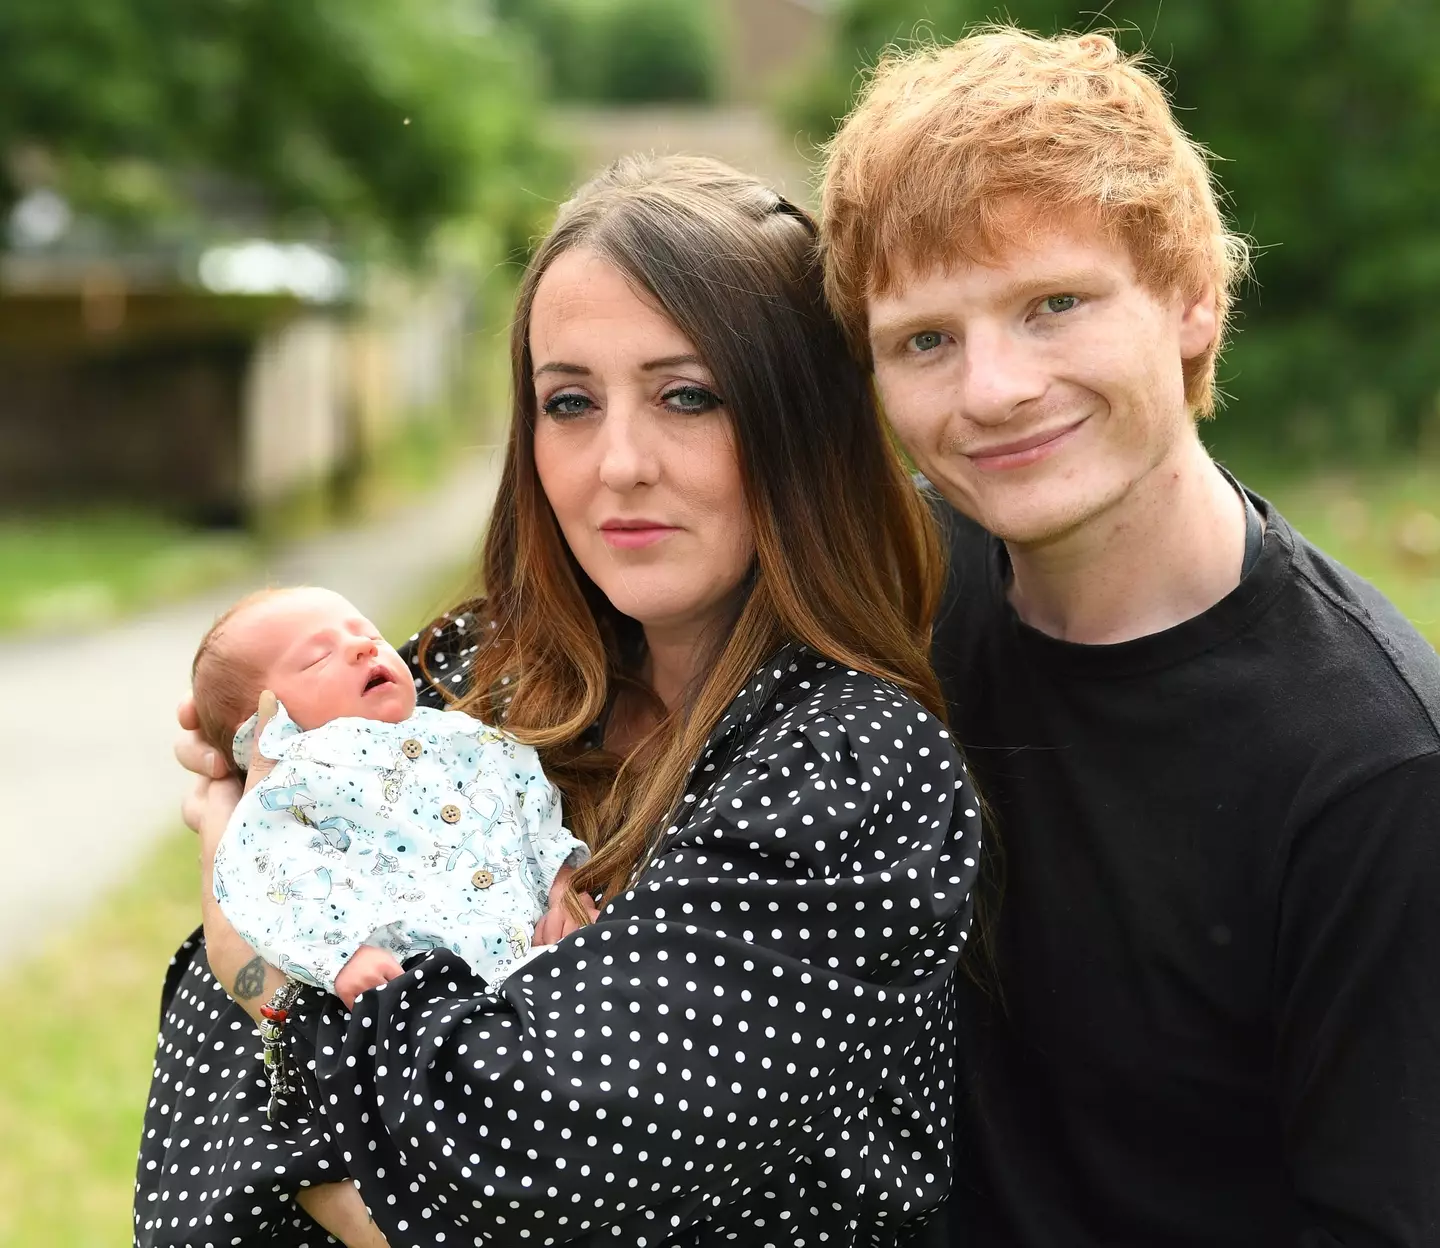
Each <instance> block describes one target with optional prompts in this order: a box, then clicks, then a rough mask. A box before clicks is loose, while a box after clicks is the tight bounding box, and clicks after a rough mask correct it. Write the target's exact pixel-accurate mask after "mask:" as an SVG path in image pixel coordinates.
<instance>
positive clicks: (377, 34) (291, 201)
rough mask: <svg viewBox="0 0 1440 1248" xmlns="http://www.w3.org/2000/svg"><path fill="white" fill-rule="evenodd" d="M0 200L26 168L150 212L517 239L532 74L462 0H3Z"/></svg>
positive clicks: (385, 234) (527, 210)
mask: <svg viewBox="0 0 1440 1248" xmlns="http://www.w3.org/2000/svg"><path fill="white" fill-rule="evenodd" d="M0 58H3V64H4V73H3V74H0V213H3V212H5V211H7V210H8V209H9V208H10V207H11V206H13V204H14V203H15V202H16V200H17V198H18V197H19V196H20V195H22V194H23V193H24V192H25V191H27V190H29V189H33V188H34V187H35V186H36V185H48V186H52V187H54V188H56V189H59V190H61V191H62V192H63V193H64V194H66V195H68V196H69V197H71V199H72V200H74V201H75V202H76V203H78V204H79V205H80V206H82V207H84V208H86V209H89V210H91V211H95V212H97V213H99V214H101V215H103V216H106V217H108V218H109V219H111V220H112V221H118V222H121V223H126V222H129V223H133V224H136V225H140V224H144V225H146V226H152V225H153V224H154V223H155V222H156V220H157V219H158V220H161V221H163V220H165V219H166V218H167V217H179V216H183V215H185V214H189V213H197V212H198V213H202V214H204V215H207V216H212V217H213V216H214V215H217V212H218V215H222V216H223V215H225V213H226V212H227V211H228V212H232V213H233V212H234V211H236V210H237V208H238V210H240V211H241V213H242V215H243V213H244V211H245V210H246V208H247V207H248V209H249V211H250V213H251V215H253V216H259V217H262V218H263V219H264V220H265V221H266V222H267V223H269V224H270V225H271V226H272V227H273V226H274V225H275V224H276V223H277V222H278V223H281V224H282V225H283V224H284V223H289V224H290V225H293V226H294V227H296V228H299V229H302V230H304V231H305V232H311V233H313V232H322V233H323V232H325V231H327V230H328V231H331V232H336V231H338V232H340V233H342V234H344V235H345V236H346V237H349V238H372V239H373V238H381V239H388V240H392V241H395V242H398V243H400V244H403V245H407V246H413V245H415V244H417V243H419V242H420V241H421V240H423V239H424V238H426V237H427V236H428V235H429V233H430V231H431V230H432V228H433V227H434V226H435V225H436V224H437V223H439V222H441V221H445V220H447V219H452V218H455V217H458V216H462V215H464V214H471V213H477V212H478V213H483V214H485V215H486V217H487V219H488V220H489V221H490V222H491V223H492V225H493V226H494V227H497V228H498V229H499V230H500V231H501V233H502V236H504V237H505V238H506V239H507V240H508V241H512V242H513V241H517V240H518V241H523V240H524V239H525V238H526V237H527V236H528V234H529V233H530V231H531V229H532V228H533V225H534V218H535V216H536V214H537V209H538V210H543V208H544V204H543V202H541V201H539V200H537V198H536V197H535V196H534V195H533V194H530V193H529V188H531V187H533V186H534V185H535V183H537V182H543V181H544V180H545V177H546V176H547V175H549V174H550V173H552V172H553V170H552V169H551V168H550V161H551V157H550V156H549V155H548V154H547V153H546V152H545V151H544V149H543V148H541V147H540V146H539V145H538V144H537V143H536V141H535V138H534V135H535V130H534V125H533V110H534V106H535V95H534V92H532V91H531V90H530V89H529V85H528V84H529V82H530V81H531V80H532V79H533V77H534V75H533V74H529V73H527V72H526V71H525V69H524V67H523V65H522V64H521V63H520V56H519V52H518V50H517V45H516V44H515V43H514V42H513V41H511V40H509V39H507V38H506V37H505V32H504V31H503V30H501V29H499V28H498V27H496V26H495V25H494V24H493V23H491V22H489V21H488V20H487V19H486V18H485V16H484V14H483V10H482V8H481V6H480V5H479V4H478V3H476V2H475V0H405V2H404V3H394V2H393V0H67V2H66V3H65V4H56V3H54V2H53V0H4V3H3V4H0Z"/></svg>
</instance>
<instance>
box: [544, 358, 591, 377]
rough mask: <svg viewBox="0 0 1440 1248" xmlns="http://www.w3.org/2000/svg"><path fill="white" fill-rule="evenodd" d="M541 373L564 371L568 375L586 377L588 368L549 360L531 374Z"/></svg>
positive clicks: (588, 371) (588, 374) (588, 373)
mask: <svg viewBox="0 0 1440 1248" xmlns="http://www.w3.org/2000/svg"><path fill="white" fill-rule="evenodd" d="M541 373H564V374H565V375H566V376H568V377H588V376H590V370H589V369H588V368H585V367H584V366H583V365H580V364H565V363H562V362H560V361H558V360H557V361H550V362H547V363H545V364H542V365H540V367H539V368H537V369H536V370H535V372H534V374H533V376H536V377H538V376H540V374H541Z"/></svg>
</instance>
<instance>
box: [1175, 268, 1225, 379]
mask: <svg viewBox="0 0 1440 1248" xmlns="http://www.w3.org/2000/svg"><path fill="white" fill-rule="evenodd" d="M1219 331H1220V317H1219V315H1218V313H1217V312H1216V311H1215V287H1214V286H1211V285H1208V284H1207V285H1206V287H1205V289H1204V290H1202V291H1201V292H1200V294H1199V295H1198V296H1197V297H1195V298H1194V299H1187V300H1186V302H1185V306H1184V308H1183V310H1182V311H1181V313H1180V358H1181V359H1182V360H1193V359H1194V358H1195V357H1196V356H1197V355H1204V354H1205V352H1206V351H1208V350H1209V349H1210V348H1211V347H1213V346H1214V345H1215V337H1216V335H1217V334H1218V333H1219Z"/></svg>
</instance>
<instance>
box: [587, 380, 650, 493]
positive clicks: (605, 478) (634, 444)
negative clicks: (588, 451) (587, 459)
mask: <svg viewBox="0 0 1440 1248" xmlns="http://www.w3.org/2000/svg"><path fill="white" fill-rule="evenodd" d="M600 437H601V448H600V465H599V467H600V481H601V483H602V484H603V485H604V486H605V487H606V489H610V490H614V491H615V492H616V493H618V494H623V493H626V492H627V491H630V490H633V489H636V488H637V487H639V486H643V485H654V484H655V482H656V481H657V480H658V478H659V475H660V461H659V456H658V453H657V446H656V440H657V438H658V437H659V430H657V429H656V428H655V419H654V417H653V416H652V415H651V414H650V413H648V412H647V411H646V410H645V409H644V407H643V406H642V405H641V404H640V403H638V402H630V401H628V400H625V401H621V402H618V403H617V402H613V401H612V403H611V405H610V409H609V411H607V412H606V413H605V420H604V422H603V424H602V425H601V429H600Z"/></svg>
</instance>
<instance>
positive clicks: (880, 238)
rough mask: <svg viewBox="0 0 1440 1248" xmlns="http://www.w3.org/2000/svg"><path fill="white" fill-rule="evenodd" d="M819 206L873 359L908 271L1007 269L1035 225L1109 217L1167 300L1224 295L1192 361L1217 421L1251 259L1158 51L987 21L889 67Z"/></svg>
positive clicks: (882, 68) (864, 346) (833, 160)
mask: <svg viewBox="0 0 1440 1248" xmlns="http://www.w3.org/2000/svg"><path fill="white" fill-rule="evenodd" d="M821 203H822V215H823V220H822V231H823V236H824V241H825V246H826V261H825V286H826V294H827V295H828V297H829V299H830V301H831V303H832V305H833V306H834V308H835V310H836V312H837V313H838V314H839V316H840V318H841V320H842V321H843V322H844V324H845V326H846V329H847V331H848V333H849V334H850V336H851V339H852V341H853V342H854V343H855V344H856V346H857V347H858V348H859V349H860V350H862V351H867V350H868V343H867V340H866V339H867V317H866V303H867V300H868V299H869V298H871V297H872V296H877V295H886V294H890V293H892V292H893V291H894V290H895V289H896V288H897V285H898V283H899V282H900V280H901V279H902V278H903V277H904V276H905V275H906V274H908V273H919V274H924V273H928V272H929V271H931V270H933V269H934V268H935V267H937V266H939V267H944V266H946V265H950V264H956V263H965V262H973V261H976V260H986V259H991V258H993V257H994V256H995V255H997V254H998V253H999V252H1000V251H1001V250H1002V249H1003V248H1004V247H1005V246H1006V245H1007V244H1009V243H1012V242H1015V241H1018V239H1017V233H1019V232H1022V231H1024V230H1026V229H1029V228H1033V227H1034V226H1035V225H1037V224H1040V225H1045V224H1049V223H1052V222H1055V221H1064V220H1066V219H1069V218H1074V217H1076V216H1082V217H1085V216H1088V217H1089V218H1090V219H1094V220H1096V221H1098V223H1099V224H1100V226H1101V227H1102V228H1103V229H1105V230H1106V231H1107V232H1109V233H1111V234H1112V235H1113V236H1114V237H1115V238H1116V239H1117V240H1118V241H1120V242H1122V243H1123V244H1124V246H1125V247H1126V248H1127V250H1128V251H1129V254H1130V257H1131V259H1132V261H1133V262H1134V264H1135V268H1136V272H1137V275H1138V277H1139V279H1140V280H1141V282H1143V283H1144V284H1145V285H1146V286H1147V287H1148V288H1149V289H1151V290H1153V291H1155V292H1156V293H1157V294H1162V295H1166V294H1169V293H1171V292H1174V291H1178V292H1180V293H1181V294H1182V295H1183V296H1185V297H1186V298H1187V299H1191V298H1197V297H1199V296H1200V295H1202V294H1203V293H1204V292H1205V291H1206V290H1207V289H1213V290H1214V292H1215V302H1216V313H1217V318H1218V329H1217V332H1216V336H1215V342H1214V343H1213V344H1212V346H1211V348H1210V350H1209V351H1207V352H1206V353H1205V354H1203V355H1201V356H1199V357H1197V358H1195V359H1192V360H1187V361H1186V362H1185V398H1186V401H1187V403H1188V404H1189V406H1190V408H1191V410H1192V411H1194V412H1196V413H1197V414H1200V415H1208V414H1209V413H1210V412H1211V411H1212V410H1213V408H1214V403H1215V399H1214V377H1215V359H1216V356H1217V354H1218V352H1219V349H1220V346H1221V340H1222V338H1223V336H1224V333H1225V328H1226V324H1227V318H1228V314H1229V311H1230V307H1231V303H1232V300H1233V296H1234V288H1235V286H1236V284H1237V283H1238V281H1239V279H1240V277H1241V275H1242V274H1243V273H1244V271H1245V268H1246V265H1247V262H1248V249H1247V246H1246V244H1245V242H1244V240H1243V239H1241V238H1239V237H1237V236H1236V235H1234V234H1232V233H1230V232H1229V231H1228V230H1227V229H1226V228H1225V223H1224V221H1223V220H1222V218H1221V215H1220V210H1219V206H1218V204H1217V197H1216V190H1215V187H1214V185H1213V183H1212V180H1211V176H1210V169H1209V165H1208V163H1207V160H1206V156H1205V153H1204V152H1203V151H1202V149H1201V148H1200V147H1199V145H1198V144H1196V143H1195V142H1194V141H1193V140H1191V139H1190V138H1189V137H1188V136H1187V135H1186V134H1185V132H1184V131H1183V130H1181V128H1180V126H1179V125H1178V123H1177V122H1176V121H1175V117H1174V114H1173V113H1172V112H1171V109H1170V104H1169V101H1168V100H1167V99H1166V97H1165V93H1164V91H1163V90H1162V88H1161V87H1160V84H1159V83H1158V82H1157V81H1156V80H1155V78H1154V77H1152V76H1151V74H1150V73H1148V72H1147V71H1146V69H1145V68H1144V67H1143V58H1141V57H1137V56H1126V55H1125V54H1123V53H1122V52H1121V51H1120V49H1119V48H1118V47H1116V45H1115V42H1114V41H1113V40H1112V39H1111V38H1109V37H1108V36H1107V35H1103V34H1085V35H1071V36H1062V37H1058V38H1054V39H1043V38H1040V37H1038V36H1036V35H1032V34H1029V33H1027V32H1025V31H1022V30H1018V29H1015V28H1013V27H988V28H985V29H983V30H981V31H978V32H976V33H974V34H972V35H970V36H968V37H967V38H964V39H961V40H960V41H959V42H957V43H954V44H950V45H947V46H938V45H936V46H926V47H922V48H919V49H917V50H914V51H911V52H907V53H894V54H891V55H889V56H887V57H885V58H884V59H883V60H882V61H881V62H880V64H879V65H878V66H877V67H876V69H875V71H874V73H873V74H872V75H871V76H870V80H869V82H868V84H867V85H866V87H865V90H864V92H863V94H862V95H861V97H860V101H859V103H858V104H857V105H856V107H855V110H854V111H853V112H852V113H851V114H850V116H849V117H848V118H847V119H846V121H845V123H844V124H843V125H842V126H841V128H840V131H839V133H837V134H836V136H835V138H834V139H833V140H832V141H831V143H830V145H829V147H828V150H827V159H826V168H825V183H824V189H823V194H822V199H821ZM1017 204H1018V205H1020V206H1021V207H1022V208H1023V209H1024V210H1023V211H1020V212H1017V211H1016V210H1015V209H1016V205H1017Z"/></svg>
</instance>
